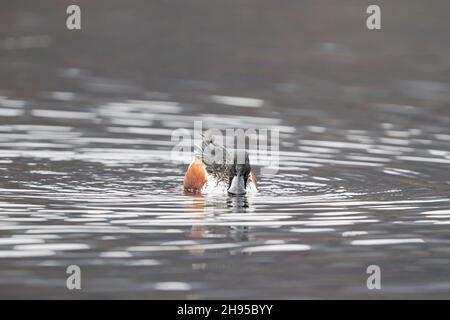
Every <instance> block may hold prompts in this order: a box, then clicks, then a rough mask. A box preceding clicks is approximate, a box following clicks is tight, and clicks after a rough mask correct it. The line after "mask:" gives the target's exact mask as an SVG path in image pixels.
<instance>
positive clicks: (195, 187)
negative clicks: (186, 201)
mask: <svg viewBox="0 0 450 320" xmlns="http://www.w3.org/2000/svg"><path fill="white" fill-rule="evenodd" d="M206 181H207V178H206V166H205V164H204V163H203V162H202V161H201V160H195V161H194V162H192V163H191V165H190V166H189V168H188V170H187V171H186V175H185V176H184V189H185V190H189V191H200V190H201V189H202V187H203V186H204V185H205V183H206Z"/></svg>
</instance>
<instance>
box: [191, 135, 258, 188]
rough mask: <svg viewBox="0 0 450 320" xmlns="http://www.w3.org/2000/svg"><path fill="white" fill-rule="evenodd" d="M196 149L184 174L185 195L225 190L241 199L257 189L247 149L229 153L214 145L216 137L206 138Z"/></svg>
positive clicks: (223, 148)
mask: <svg viewBox="0 0 450 320" xmlns="http://www.w3.org/2000/svg"><path fill="white" fill-rule="evenodd" d="M197 149H198V152H197V153H196V155H195V157H194V159H193V161H192V162H191V164H190V165H189V167H188V168H187V170H186V173H185V175H184V181H183V186H184V190H185V191H186V192H190V193H204V192H208V191H207V190H214V189H226V192H227V193H228V194H229V195H232V196H242V195H245V194H248V193H253V192H255V191H257V190H258V188H257V178H256V175H255V174H254V172H253V171H252V167H251V165H250V158H249V153H248V151H247V150H241V149H235V150H231V151H230V150H227V149H225V147H223V146H221V145H219V144H217V143H215V142H214V137H210V138H208V137H203V141H202V144H201V146H200V147H197Z"/></svg>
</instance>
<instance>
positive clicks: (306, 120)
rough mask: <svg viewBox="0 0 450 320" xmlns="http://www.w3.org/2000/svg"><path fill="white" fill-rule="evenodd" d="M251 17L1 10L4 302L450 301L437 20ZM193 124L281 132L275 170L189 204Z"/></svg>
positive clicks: (428, 13)
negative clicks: (76, 23) (372, 268)
mask: <svg viewBox="0 0 450 320" xmlns="http://www.w3.org/2000/svg"><path fill="white" fill-rule="evenodd" d="M256 2H257V1H249V2H248V3H247V2H246V5H245V6H244V7H243V8H238V7H236V6H235V5H233V4H232V3H231V2H226V1H218V2H217V6H214V7H212V6H211V5H208V3H207V2H204V3H202V6H200V5H199V4H197V5H193V6H192V7H189V6H188V5H187V4H185V2H179V1H168V2H166V3H162V4H158V5H156V4H148V3H145V1H133V2H131V3H130V4H129V5H128V6H126V5H124V4H123V3H122V4H121V2H120V1H109V2H108V4H110V3H111V6H110V7H109V9H104V7H102V6H101V5H100V4H97V5H96V6H94V5H92V4H89V2H88V1H80V4H81V6H82V10H84V11H83V12H84V13H83V17H84V16H85V17H86V18H85V20H83V21H85V23H86V24H85V26H84V27H83V28H84V29H83V31H80V32H79V33H72V32H69V31H66V30H65V29H64V19H65V15H64V9H65V8H63V7H58V6H55V5H52V4H51V2H50V1H49V2H48V3H47V4H45V1H44V2H43V3H44V4H42V5H39V6H36V7H34V6H33V5H30V4H25V2H24V3H21V2H20V1H19V2H17V3H15V4H14V5H13V4H9V5H5V4H3V5H2V10H0V21H2V22H1V23H0V25H2V28H1V30H2V31H1V33H0V45H1V46H0V48H1V51H0V68H1V74H0V171H1V175H0V195H1V197H0V270H1V272H0V297H1V298H57V297H60V298H91V297H92V298H93V297H96V298H119V297H120V298H153V299H155V298H183V299H185V298H186V299H211V298H294V299H298V298H432V297H434V298H450V270H449V264H450V247H449V244H450V197H449V193H450V171H449V167H450V126H449V124H450V78H449V75H450V60H449V53H450V43H449V39H448V31H449V30H450V23H449V22H448V19H447V17H446V14H443V13H447V12H448V9H450V8H449V5H448V4H447V3H445V2H444V1H436V2H435V4H434V5H433V6H430V5H426V4H421V2H418V1H417V2H415V1H408V2H404V3H402V2H401V1H399V2H398V4H396V6H395V7H389V4H387V3H386V4H385V5H386V6H388V8H389V9H390V10H394V9H395V10H394V11H389V12H398V13H401V12H404V11H403V10H401V9H402V4H403V5H404V4H405V3H408V4H409V7H408V8H409V9H408V10H407V14H408V16H401V14H400V15H398V16H396V17H394V16H393V15H392V14H388V13H387V12H386V18H385V20H383V21H385V23H386V25H385V27H383V28H384V29H385V30H383V31H380V32H379V33H376V34H373V33H367V32H368V31H366V30H365V29H364V28H363V27H361V25H362V26H364V23H365V22H364V21H365V15H364V12H365V7H364V6H361V5H358V4H357V3H358V2H357V1H348V2H347V3H346V4H345V5H343V7H339V6H337V4H336V3H333V4H332V3H326V4H322V5H318V4H316V3H314V2H304V3H298V2H297V1H286V3H285V5H284V6H280V7H278V6H277V7H276V8H272V6H273V4H271V2H270V1H259V2H258V4H260V3H264V4H265V6H259V7H255V6H256ZM96 3H102V1H98V2H97V1H96ZM104 3H106V1H104ZM391 6H392V4H391ZM263 7H264V8H263ZM269 9H270V10H271V11H270V12H271V14H268V13H266V10H269ZM396 10H397V11H396ZM361 12H362V13H363V14H361ZM419 13H420V14H422V15H421V17H422V18H423V20H424V21H423V24H421V25H419V26H418V25H417V24H416V23H415V21H416V20H415V17H416V15H419ZM256 17H259V18H256ZM242 97H245V98H249V99H244V100H242V99H239V98H242ZM236 98H238V99H236ZM195 120H202V121H203V126H204V128H205V129H207V128H219V129H224V128H228V127H232V128H236V127H242V128H277V129H279V130H280V138H281V139H280V143H281V145H280V169H279V172H278V174H277V175H275V176H269V175H265V176H264V175H263V176H260V177H259V180H260V190H259V192H258V193H257V194H255V195H251V196H247V197H244V198H233V197H228V196H226V195H198V196H191V195H185V194H184V193H183V189H182V181H183V175H184V172H185V170H186V167H187V165H186V164H184V163H182V162H181V161H180V162H174V161H171V160H170V159H171V158H170V155H171V150H172V147H173V145H174V143H173V142H172V141H171V135H172V132H173V130H175V129H178V128H186V129H192V127H193V124H194V121H195ZM187 160H189V159H187ZM255 165H256V166H257V165H258V163H255ZM72 264H75V265H78V266H80V267H81V270H82V290H81V291H77V292H73V291H69V290H67V289H66V286H65V285H66V283H65V282H66V276H67V275H66V273H65V271H66V267H67V266H68V265H72ZM373 264H374V265H378V266H380V268H381V272H382V290H379V291H376V290H368V289H367V287H366V279H367V276H368V275H367V274H366V268H367V266H369V265H373Z"/></svg>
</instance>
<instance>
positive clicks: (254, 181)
mask: <svg viewBox="0 0 450 320" xmlns="http://www.w3.org/2000/svg"><path fill="white" fill-rule="evenodd" d="M250 179H251V181H253V183H254V184H255V187H258V183H257V181H258V180H257V179H256V174H254V173H253V171H252V172H250Z"/></svg>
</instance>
